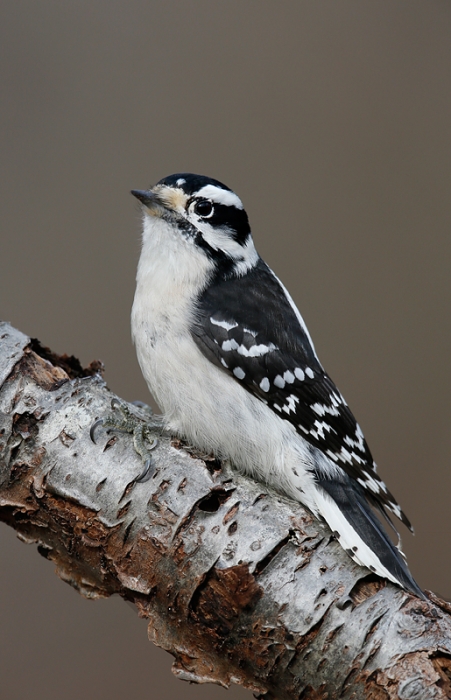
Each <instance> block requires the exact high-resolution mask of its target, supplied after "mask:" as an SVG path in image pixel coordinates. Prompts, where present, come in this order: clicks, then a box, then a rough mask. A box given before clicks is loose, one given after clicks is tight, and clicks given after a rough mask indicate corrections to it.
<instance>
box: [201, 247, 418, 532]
mask: <svg viewBox="0 0 451 700" xmlns="http://www.w3.org/2000/svg"><path fill="white" fill-rule="evenodd" d="M281 298H282V303H281ZM241 299H243V300H244V299H245V302H246V303H245V304H240V303H239V302H240V300H241ZM192 334H193V338H194V340H195V342H196V343H197V345H198V347H199V348H200V350H201V351H202V352H203V354H204V355H206V356H207V357H208V358H209V359H210V360H211V361H212V362H214V363H215V364H217V365H218V366H219V367H221V369H222V370H223V371H225V372H227V373H229V374H230V375H231V376H232V377H233V378H234V379H235V380H236V381H238V382H240V383H241V385H242V386H243V387H244V388H245V389H246V390H247V391H249V392H251V393H252V394H254V395H255V396H256V397H258V398H259V399H260V400H261V401H263V402H265V403H266V404H267V405H268V406H269V407H270V408H271V409H272V410H273V411H274V412H275V413H277V414H278V415H280V417H281V418H283V419H284V420H287V421H289V422H290V423H292V425H293V426H294V427H295V428H296V430H297V432H298V433H299V434H300V435H302V437H303V438H304V439H305V440H306V441H307V442H309V443H310V444H312V445H314V446H315V447H317V448H318V449H320V450H321V451H322V452H323V453H324V454H326V455H327V456H328V457H329V458H330V459H331V460H332V461H333V462H334V464H336V465H337V466H338V467H340V468H342V469H343V470H344V472H346V473H347V474H348V475H349V476H351V477H352V478H353V479H355V480H356V481H357V482H358V483H359V484H360V485H361V486H362V487H363V488H364V490H365V493H366V494H367V498H368V500H369V501H370V502H372V503H373V505H375V506H377V507H379V508H387V509H388V510H389V511H390V512H391V513H394V514H395V515H396V516H397V517H399V518H400V519H401V520H402V521H403V522H404V523H405V524H406V525H407V527H409V528H411V525H410V522H409V520H408V518H407V517H406V516H405V514H404V513H403V512H402V510H401V508H400V507H399V505H398V504H397V502H396V500H395V499H394V498H393V496H392V495H391V494H390V492H389V491H388V490H387V488H386V486H385V484H384V483H383V481H382V480H381V479H380V478H379V476H378V475H377V473H376V470H375V464H374V461H373V458H372V456H371V453H370V450H369V448H368V445H367V443H366V441H365V438H364V436H363V433H362V431H361V429H360V427H359V425H358V423H357V422H356V420H355V418H354V416H353V414H352V412H351V411H350V409H349V407H348V406H347V404H346V402H345V400H344V399H343V397H342V396H341V394H340V392H339V391H338V389H337V387H336V386H335V384H334V383H333V381H332V380H331V379H330V377H329V376H328V375H327V374H326V372H325V371H324V370H323V368H322V366H321V364H320V363H319V361H318V358H317V357H316V354H315V351H314V348H313V346H312V344H311V340H310V337H309V335H308V332H307V329H306V328H305V326H304V325H303V323H302V319H300V318H299V315H298V313H297V312H296V309H295V308H294V307H293V304H292V302H291V300H290V299H289V298H288V296H287V295H285V290H284V288H283V287H282V286H281V285H280V283H279V281H278V280H277V278H276V277H275V276H274V275H273V273H272V272H271V270H270V269H269V268H268V267H267V266H266V265H265V263H263V261H261V260H260V262H259V264H258V265H257V267H256V268H254V270H252V271H251V272H250V273H248V274H247V275H246V276H244V277H242V278H238V279H237V278H235V279H229V280H224V281H222V282H219V283H217V284H215V285H214V286H212V287H210V288H209V289H208V290H207V291H205V292H204V294H203V295H202V296H201V297H200V299H199V300H198V305H197V316H196V322H195V323H194V325H193V328H192Z"/></svg>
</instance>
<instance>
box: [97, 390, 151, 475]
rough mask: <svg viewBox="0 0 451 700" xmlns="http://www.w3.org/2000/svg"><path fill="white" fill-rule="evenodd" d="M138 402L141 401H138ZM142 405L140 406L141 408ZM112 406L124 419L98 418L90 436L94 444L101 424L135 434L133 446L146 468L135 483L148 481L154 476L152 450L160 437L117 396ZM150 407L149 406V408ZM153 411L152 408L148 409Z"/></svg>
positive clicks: (110, 429) (115, 417)
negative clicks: (153, 433) (154, 434)
mask: <svg viewBox="0 0 451 700" xmlns="http://www.w3.org/2000/svg"><path fill="white" fill-rule="evenodd" d="M136 403H137V404H138V403H139V402H136ZM142 406H145V404H142ZM142 406H139V408H141V407H142ZM111 408H112V410H113V411H114V410H115V409H116V408H118V409H119V410H120V412H121V413H122V419H121V418H119V417H118V416H117V415H116V416H113V415H110V416H107V417H106V418H98V419H97V420H96V421H94V423H93V424H92V425H91V428H90V430H89V436H90V438H91V440H92V442H93V443H94V444H97V443H96V436H95V432H96V430H97V428H98V427H99V426H103V427H104V428H108V430H107V432H108V433H109V432H111V431H113V432H114V431H118V432H123V433H129V434H132V435H133V446H134V448H135V452H137V453H138V454H139V456H140V457H141V459H142V461H143V462H144V468H143V470H142V471H141V473H140V474H139V476H138V477H137V478H136V479H135V480H134V481H135V483H138V484H142V483H144V482H145V481H148V480H149V479H150V478H151V476H152V469H151V467H152V464H153V460H152V457H151V455H150V451H151V450H154V449H155V448H156V447H157V446H158V444H159V441H158V438H156V437H154V436H153V435H152V428H151V427H150V426H149V425H147V424H146V423H144V424H143V423H142V420H141V419H139V418H137V417H136V416H135V415H133V413H131V412H130V410H129V408H128V407H127V405H126V404H123V403H121V401H119V400H118V399H117V398H113V399H112V400H111ZM149 408H150V407H147V409H149ZM148 412H149V413H151V409H150V410H149V411H148Z"/></svg>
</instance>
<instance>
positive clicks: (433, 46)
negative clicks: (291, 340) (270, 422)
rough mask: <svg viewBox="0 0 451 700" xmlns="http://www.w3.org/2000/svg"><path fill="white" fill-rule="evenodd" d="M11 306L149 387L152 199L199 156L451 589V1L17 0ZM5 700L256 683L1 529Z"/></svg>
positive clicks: (421, 559) (11, 99) (115, 381)
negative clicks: (237, 210)
mask: <svg viewBox="0 0 451 700" xmlns="http://www.w3.org/2000/svg"><path fill="white" fill-rule="evenodd" d="M0 12H1V16H0V35H1V36H0V55H1V60H0V71H1V85H0V95H1V100H2V107H1V115H0V117H1V120H2V131H1V135H2V143H3V146H2V156H1V163H0V173H1V191H0V195H1V202H2V203H1V217H2V223H1V234H0V236H1V249H0V251H1V252H0V255H1V258H0V265H1V274H0V302H1V306H0V316H1V317H3V318H5V319H7V320H10V321H11V322H12V323H13V324H14V325H16V326H18V327H20V328H21V329H22V330H23V331H25V332H27V333H29V334H31V335H34V336H37V337H39V338H40V339H41V340H42V342H44V343H45V344H47V345H49V346H51V347H52V348H53V349H54V350H56V351H60V352H68V353H74V354H75V355H78V356H79V357H80V358H81V360H82V361H83V362H85V363H87V362H89V361H90V360H92V359H94V358H101V359H103V360H104V361H105V363H106V367H107V374H106V378H107V381H108V383H109V385H110V387H111V388H112V389H113V390H114V391H116V392H117V393H118V394H120V395H122V396H123V397H124V398H126V399H144V400H146V398H147V390H146V387H145V385H144V383H143V380H142V378H141V376H140V372H139V369H138V366H137V363H136V360H135V355H134V350H133V348H132V345H131V341H130V332H129V311H130V306H131V302H132V298H133V291H134V274H135V266H136V262H137V257H138V252H139V208H138V206H137V203H136V201H135V200H134V199H133V198H132V197H131V196H130V195H129V194H128V191H129V189H130V188H132V187H136V188H145V187H147V186H148V185H150V184H151V183H154V182H155V181H157V180H159V179H160V178H161V177H163V176H165V175H168V174H170V173H172V172H177V171H183V170H187V171H192V172H199V173H203V174H207V175H211V176H213V177H216V178H218V179H220V180H223V181H224V182H225V183H227V184H228V185H229V186H231V187H232V188H234V189H235V190H236V191H237V192H238V193H239V195H240V197H241V198H242V199H243V201H244V202H245V205H246V208H247V210H248V213H249V215H250V218H251V224H252V227H253V230H254V237H255V240H256V244H257V247H258V249H259V251H260V252H261V254H262V255H263V257H264V258H265V259H266V260H267V261H268V262H269V263H270V265H271V266H272V267H273V268H274V269H275V271H276V273H277V274H278V275H279V276H280V277H281V278H282V279H283V281H284V282H285V284H286V286H287V287H288V288H289V289H290V291H291V293H292V295H293V296H294V298H295V300H296V302H297V303H298V305H299V307H300V309H301V312H302V313H303V315H304V317H305V319H306V321H307V323H308V325H309V328H310V331H311V333H312V335H313V338H314V341H315V344H316V347H317V350H318V352H319V354H320V357H321V359H322V361H323V363H324V365H325V367H326V368H327V370H328V371H329V373H330V374H331V375H332V377H333V378H334V379H335V381H336V382H337V384H338V386H339V387H340V388H341V390H342V392H343V393H344V395H345V397H346V398H347V400H348V402H349V403H350V405H351V407H352V408H353V410H354V412H355V413H356V415H357V416H358V418H359V421H360V423H361V425H362V426H363V429H364V431H365V434H366V436H367V439H368V441H369V444H370V446H371V448H372V450H373V453H374V454H375V456H376V459H377V461H378V463H379V468H380V473H381V474H382V476H383V477H384V478H385V480H386V481H387V483H388V484H389V487H390V489H391V490H392V491H393V492H394V493H395V494H396V495H397V497H398V498H399V500H400V501H401V503H402V505H403V507H404V508H405V510H406V512H407V513H408V514H409V516H410V517H411V518H412V520H413V522H414V524H415V527H416V531H417V535H416V537H415V538H411V537H410V536H409V535H408V534H407V533H406V534H405V536H404V544H405V550H406V552H407V554H408V558H409V563H410V566H411V569H412V571H413V573H414V575H415V576H416V577H417V579H418V581H419V583H420V584H421V585H422V586H424V587H428V588H433V589H435V590H436V591H437V592H439V593H441V594H442V595H444V596H447V597H448V598H449V597H451V576H450V574H451V562H450V556H449V529H450V524H451V513H450V487H451V475H450V469H449V463H450V448H451V444H450V442H451V441H450V432H451V431H450V427H449V425H450V420H451V415H450V413H451V412H450V405H451V401H450V398H451V392H450V377H451V373H450V362H449V358H450V351H451V334H450V313H449V302H450V281H449V277H450V275H449V267H450V252H451V250H450V247H451V244H450V223H451V205H450V184H451V165H450V164H451V4H450V2H449V1H448V0H443V1H436V0H435V1H434V0H428V1H427V2H426V1H425V2H417V1H416V0H398V1H397V2H393V1H392V0H390V1H384V0H379V2H377V3H375V2H374V1H369V2H367V1H365V0H349V1H346V0H340V2H324V1H322V0H315V2H312V1H311V0H302V1H301V0H295V1H294V0H293V1H283V0H274V1H265V0H259V1H258V2H257V1H255V0H254V1H251V0H248V1H247V2H238V1H236V0H235V1H232V0H229V1H228V2H221V3H220V2H211V1H210V2H208V1H207V0H196V1H194V2H175V1H173V0H165V2H151V1H150V0H146V1H144V0H141V1H138V0H127V2H125V1H124V2H114V1H112V0H98V1H96V0H94V1H93V0H89V1H88V0H86V1H85V0H77V2H73V1H72V2H69V1H68V0H53V1H50V0H41V1H40V2H36V0H3V3H2V8H1V11H0ZM0 536H1V545H0V547H1V549H0V551H1V569H0V619H1V627H0V679H1V681H0V683H1V690H0V696H1V698H2V700H22V698H26V697H33V698H34V699H35V700H41V699H42V700H43V699H44V698H45V700H60V699H61V698H62V697H64V698H65V699H66V700H79V698H82V697H83V698H84V697H92V698H96V700H118V699H119V698H123V697H126V698H128V699H130V700H135V699H141V698H152V699H153V698H154V699H158V700H165V699H166V698H172V699H173V700H176V699H178V698H180V699H181V698H183V699H185V698H193V699H194V698H211V699H214V698H226V697H228V698H243V699H244V698H245V697H250V696H249V694H248V693H246V692H245V691H243V690H240V689H236V688H234V689H232V690H230V691H229V694H228V695H226V694H225V691H223V690H222V689H219V688H215V687H212V686H203V687H199V688H198V687H195V686H188V685H187V684H183V683H181V682H180V681H176V680H175V679H174V678H172V676H171V674H170V672H169V667H170V657H169V656H168V655H167V654H165V653H163V652H161V651H160V650H157V649H154V648H152V647H151V646H150V644H148V643H147V641H146V630H145V625H144V623H143V622H141V621H139V620H138V618H137V617H136V616H134V615H133V614H132V612H131V611H130V610H129V608H128V607H127V606H126V605H124V604H123V603H122V602H121V601H119V600H115V599H114V600H109V601H103V602H96V603H92V602H87V601H85V600H83V599H82V598H81V597H80V596H78V595H77V594H76V593H75V592H74V591H72V590H71V589H70V588H69V587H68V586H66V585H64V584H63V583H61V582H60V581H59V580H58V579H57V578H56V577H55V576H54V574H53V570H52V565H51V564H49V563H48V562H46V561H44V560H43V559H41V558H40V557H39V556H38V555H37V553H36V550H35V548H34V547H31V548H30V547H28V548H27V547H25V546H23V545H22V544H21V543H19V542H18V540H16V538H15V536H14V533H13V532H12V531H9V530H8V529H7V528H6V527H5V526H1V527H0Z"/></svg>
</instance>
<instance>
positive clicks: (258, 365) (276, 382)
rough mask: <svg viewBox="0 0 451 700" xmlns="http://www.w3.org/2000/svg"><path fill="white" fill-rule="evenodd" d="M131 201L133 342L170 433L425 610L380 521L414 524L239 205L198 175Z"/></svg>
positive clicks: (174, 179) (179, 177)
mask: <svg viewBox="0 0 451 700" xmlns="http://www.w3.org/2000/svg"><path fill="white" fill-rule="evenodd" d="M132 194H133V195H134V196H135V197H137V198H138V200H139V201H140V202H141V204H142V214H143V234H142V251H141V256H140V260H139V264H138V271H137V285H136V294H135V298H134V302H133V309H132V336H133V340H134V343H135V346H136V351H137V356H138V361H139V364H140V366H141V370H142V373H143V375H144V378H145V380H146V382H147V384H148V386H149V389H150V391H151V393H152V394H153V396H154V398H155V400H156V401H157V403H158V405H159V406H160V408H161V410H162V413H163V417H164V424H165V426H166V428H167V429H168V430H169V431H171V433H173V434H176V435H179V436H180V437H183V438H185V439H186V440H188V441H189V442H190V443H191V444H194V445H196V446H197V447H199V448H200V449H201V450H204V451H206V452H212V453H213V454H214V455H215V456H216V457H218V458H220V459H227V460H229V461H230V462H231V463H232V465H233V466H234V467H235V468H236V469H237V470H239V471H240V472H242V473H244V474H247V475H249V476H251V477H253V478H254V479H256V480H259V481H262V482H264V483H266V484H269V485H271V486H272V487H273V488H275V489H277V490H278V491H279V492H282V493H284V494H285V495H287V496H288V497H290V498H292V499H294V500H296V501H299V502H301V503H303V504H304V505H305V506H307V508H309V510H310V511H311V512H312V513H313V514H314V515H315V516H316V517H318V518H322V519H324V520H325V521H326V523H327V524H328V525H329V527H330V529H331V530H332V532H333V533H334V534H335V536H336V538H337V540H338V542H339V543H340V545H341V546H342V547H343V549H345V551H346V552H347V553H348V554H349V556H350V557H352V559H353V560H354V561H355V562H357V563H358V564H360V565H361V566H364V567H367V568H368V569H370V570H371V571H373V572H375V573H376V574H378V575H379V576H382V577H384V578H386V579H388V580H389V581H392V582H394V583H395V584H398V585H399V586H401V587H403V588H404V589H406V590H407V591H409V592H411V593H414V594H415V595H418V596H420V597H424V594H423V593H422V592H421V590H420V588H419V587H418V585H417V584H416V582H415V581H414V579H413V577H412V575H411V573H410V571H409V569H408V567H407V564H406V562H405V559H404V556H403V554H402V553H401V552H400V550H399V549H398V548H397V547H396V546H395V545H394V544H393V543H392V542H391V540H390V538H389V537H388V535H387V533H386V532H385V530H384V528H383V527H382V525H381V524H380V522H379V519H378V518H377V517H376V515H375V512H374V511H375V510H376V511H379V512H380V513H381V514H383V515H385V517H386V518H387V519H389V515H388V514H391V515H395V516H397V517H398V518H399V519H400V520H401V521H402V522H403V523H404V524H405V525H406V526H407V527H408V528H409V529H412V527H411V525H410V522H409V520H408V519H407V517H406V515H405V514H404V513H403V511H402V510H401V508H400V506H399V505H398V503H397V502H396V500H395V499H394V497H393V496H392V495H391V493H390V492H389V491H388V489H387V487H386V486H385V484H384V482H383V481H382V480H381V478H380V477H379V476H378V474H377V471H376V465H375V463H374V461H373V458H372V456H371V453H370V450H369V448H368V445H367V443H366V441H365V438H364V436H363V433H362V431H361V429H360V427H359V425H358V423H357V422H356V420H355V418H354V416H353V414H352V413H351V411H350V409H349V408H348V405H347V403H346V401H345V400H344V398H343V396H342V395H341V393H340V392H339V390H338V389H337V387H336V386H335V384H334V382H333V381H332V379H331V378H330V377H329V376H328V374H327V373H326V372H325V371H324V369H323V367H322V365H321V363H320V361H319V359H318V356H317V354H316V351H315V348H314V345H313V343H312V339H311V337H310V334H309V332H308V330H307V327H306V325H305V323H304V321H303V318H302V316H301V314H300V313H299V311H298V309H297V307H296V305H295V303H294V301H293V299H292V298H291V296H290V294H289V293H288V291H287V290H286V289H285V287H284V286H283V284H282V282H281V281H280V280H279V279H278V278H277V277H276V275H275V274H274V272H273V271H272V270H271V269H270V268H269V267H268V265H267V264H266V263H265V262H264V261H263V260H262V258H261V257H260V256H259V254H258V253H257V251H256V249H255V246H254V242H253V238H252V234H251V229H250V226H249V221H248V217H247V214H246V211H245V209H244V207H243V204H242V202H241V200H240V198H239V197H238V196H237V195H236V194H235V193H234V192H233V191H232V190H231V189H230V188H228V187H227V186H226V185H224V184H222V183H221V182H219V181H217V180H214V179H212V178H209V177H205V176H202V175H194V174H191V173H179V174H175V175H171V176H169V177H166V178H164V179H163V180H160V181H159V182H158V183H157V184H156V185H154V186H153V187H151V188H150V189H148V190H132ZM387 513H388V514H387Z"/></svg>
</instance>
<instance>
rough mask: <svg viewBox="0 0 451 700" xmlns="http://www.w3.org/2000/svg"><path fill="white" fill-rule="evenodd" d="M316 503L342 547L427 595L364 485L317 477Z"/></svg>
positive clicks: (359, 560) (372, 567)
mask: <svg viewBox="0 0 451 700" xmlns="http://www.w3.org/2000/svg"><path fill="white" fill-rule="evenodd" d="M318 486H319V488H318V493H317V506H318V510H319V512H320V514H321V515H322V517H323V518H324V519H325V520H326V522H327V524H328V525H329V527H330V528H331V530H332V531H333V532H335V533H336V535H337V539H338V541H339V542H340V544H341V546H342V547H343V549H345V550H346V551H347V553H348V554H349V555H350V556H351V557H352V559H353V560H354V561H356V562H357V563H358V564H360V565H362V566H366V567H367V568H368V569H370V570H371V571H374V572H375V573H376V574H378V575H379V576H383V577H384V578H387V579H389V580H390V581H392V582H393V583H397V584H398V585H400V586H402V587H403V588H405V589H406V590H408V591H410V593H413V594H414V595H417V596H419V597H421V598H425V595H424V593H423V592H422V590H421V589H420V587H419V586H418V584H417V583H416V582H415V580H414V579H413V577H412V574H411V573H410V571H409V569H408V567H407V564H406V562H405V560H404V558H403V555H402V553H401V552H400V551H399V550H398V548H397V547H396V546H395V545H394V544H393V543H392V541H391V540H390V539H389V537H388V535H387V533H386V532H385V530H384V529H383V527H382V524H381V523H380V522H379V520H378V519H377V517H376V515H375V513H374V512H373V511H372V509H371V507H370V505H369V503H368V501H367V499H366V497H365V495H364V492H363V489H362V488H361V487H360V486H359V484H357V483H355V482H353V481H352V480H351V479H350V478H349V477H346V478H345V479H344V480H343V481H338V480H332V479H321V480H319V481H318Z"/></svg>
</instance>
